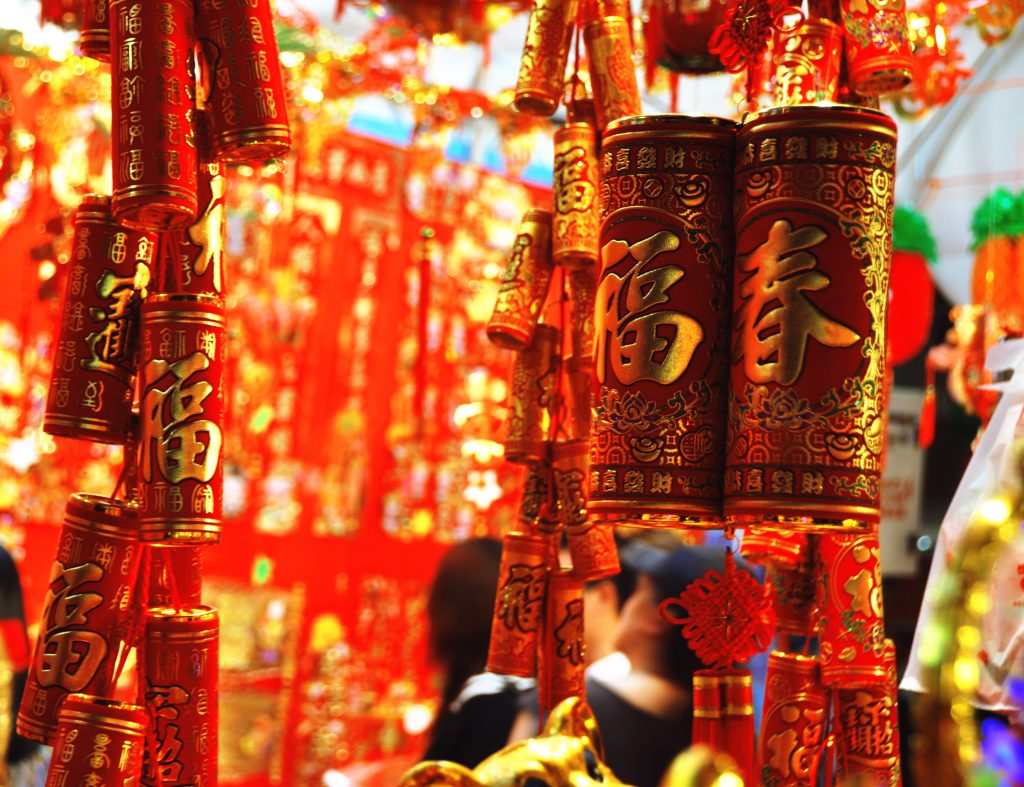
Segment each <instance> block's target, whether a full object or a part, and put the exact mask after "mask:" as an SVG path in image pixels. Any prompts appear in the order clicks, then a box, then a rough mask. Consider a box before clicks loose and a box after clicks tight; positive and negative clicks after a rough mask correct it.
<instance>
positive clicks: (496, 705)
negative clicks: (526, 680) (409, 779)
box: [423, 682, 520, 768]
mask: <svg viewBox="0 0 1024 787" xmlns="http://www.w3.org/2000/svg"><path fill="white" fill-rule="evenodd" d="M519 694H520V692H519V689H518V688H516V686H515V685H514V684H513V683H512V682H509V683H507V684H506V685H505V686H504V687H503V688H502V689H501V691H500V692H498V693H494V694H477V695H475V696H472V697H470V698H469V699H467V700H466V701H465V702H463V703H462V704H461V706H460V707H459V709H458V710H457V711H455V712H453V713H449V714H446V715H444V716H441V717H439V718H438V720H437V724H436V725H435V726H434V733H433V736H432V738H431V742H430V747H429V748H428V749H427V752H426V754H424V755H423V759H424V760H449V761H450V762H457V763H460V764H461V765H465V766H466V767H467V768H474V767H476V766H477V765H478V764H479V763H480V762H481V761H483V760H485V759H487V758H488V757H490V756H491V755H492V754H494V753H495V752H496V751H500V750H501V749H503V748H505V745H506V744H507V743H508V736H509V733H510V732H511V731H512V723H513V722H514V721H515V718H516V714H517V713H518V712H519Z"/></svg>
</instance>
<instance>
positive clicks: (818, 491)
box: [725, 106, 896, 531]
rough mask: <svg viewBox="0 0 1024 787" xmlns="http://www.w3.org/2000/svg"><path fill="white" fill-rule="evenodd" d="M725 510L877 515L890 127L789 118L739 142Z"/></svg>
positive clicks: (853, 114)
mask: <svg viewBox="0 0 1024 787" xmlns="http://www.w3.org/2000/svg"><path fill="white" fill-rule="evenodd" d="M737 157H738V161H737V168H736V236H737V243H736V257H735V276H734V291H733V299H732V304H733V306H732V308H733V343H732V355H731V363H732V377H731V386H730V394H729V419H728V421H729V439H728V445H729V452H728V455H727V458H726V471H725V513H726V516H727V517H728V518H730V519H731V520H732V521H738V522H752V523H756V524H758V525H760V526H762V527H767V526H769V525H768V523H777V524H779V525H781V526H783V527H785V528H787V529H798V530H810V531H822V530H854V531H856V530H863V529H865V528H866V527H867V526H868V525H870V524H872V523H876V522H877V521H878V519H879V516H880V492H881V471H882V458H883V453H884V445H885V384H884V382H885V372H886V355H885V316H886V298H887V288H888V277H889V262H890V257H891V245H892V217H893V185H894V174H895V172H894V168H895V159H896V127H895V124H894V123H893V121H892V120H891V119H890V118H889V117H888V116H886V115H884V114H882V113H881V112H877V111H874V110H869V109H860V108H852V107H824V106H792V107H780V108H777V109H771V110H766V111H764V112H761V113H758V114H757V115H756V116H754V118H753V119H752V120H750V121H748V122H747V123H746V124H745V125H744V126H743V127H742V128H741V129H740V133H739V136H738V138H737Z"/></svg>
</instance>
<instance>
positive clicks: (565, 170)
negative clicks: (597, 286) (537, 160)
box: [551, 123, 600, 268]
mask: <svg viewBox="0 0 1024 787" xmlns="http://www.w3.org/2000/svg"><path fill="white" fill-rule="evenodd" d="M597 187H598V170H597V132H596V131H594V127H593V126H591V125H590V124H589V123H566V124H565V125H564V126H562V127H561V128H559V129H558V130H557V131H555V177H554V190H553V191H554V194H553V197H554V204H555V215H554V223H553V225H552V230H551V257H552V259H553V260H554V262H555V264H556V265H564V266H566V267H569V268H573V267H588V268H589V267H592V266H593V265H594V264H595V263H596V262H597V244H598V233H599V230H600V226H599V224H600V216H599V213H598V209H597Z"/></svg>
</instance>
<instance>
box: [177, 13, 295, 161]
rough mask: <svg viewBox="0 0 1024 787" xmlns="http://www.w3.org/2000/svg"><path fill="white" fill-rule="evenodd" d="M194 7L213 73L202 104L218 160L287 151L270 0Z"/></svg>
mask: <svg viewBox="0 0 1024 787" xmlns="http://www.w3.org/2000/svg"><path fill="white" fill-rule="evenodd" d="M196 7H197V13H196V33H197V36H198V38H199V44H200V47H201V49H202V52H203V55H204V57H205V61H206V67H207V69H208V71H209V73H211V74H212V75H213V79H212V83H211V85H210V86H209V90H210V94H209V97H208V98H207V101H206V105H207V107H208V108H209V112H210V144H211V145H212V146H213V150H214V152H215V153H216V156H217V158H218V160H220V161H234V162H243V161H248V162H253V163H257V164H261V163H263V162H264V161H266V160H267V159H270V158H279V157H281V156H284V155H286V154H287V153H288V151H289V149H290V148H291V144H292V136H291V129H290V127H289V125H288V113H287V99H286V97H285V91H284V76H283V74H282V73H281V62H280V56H279V53H278V48H277V35H276V34H275V32H274V13H273V10H272V9H271V5H270V0H246V2H225V0H199V2H198V3H197V4H196Z"/></svg>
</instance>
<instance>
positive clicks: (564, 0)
mask: <svg viewBox="0 0 1024 787" xmlns="http://www.w3.org/2000/svg"><path fill="white" fill-rule="evenodd" d="M576 4H577V0H535V2H534V4H533V10H532V11H531V12H530V23H529V25H528V27H527V29H526V42H525V43H524V44H523V54H522V57H521V59H520V61H519V77H518V79H517V80H516V95H515V104H516V109H518V110H519V111H520V112H526V113H529V114H531V115H541V116H545V117H546V116H548V115H551V114H554V111H555V110H556V109H557V108H558V102H559V99H560V98H561V96H562V88H563V86H564V83H565V66H566V64H567V62H568V60H569V47H570V45H571V43H572V33H573V30H574V29H575V22H576Z"/></svg>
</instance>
